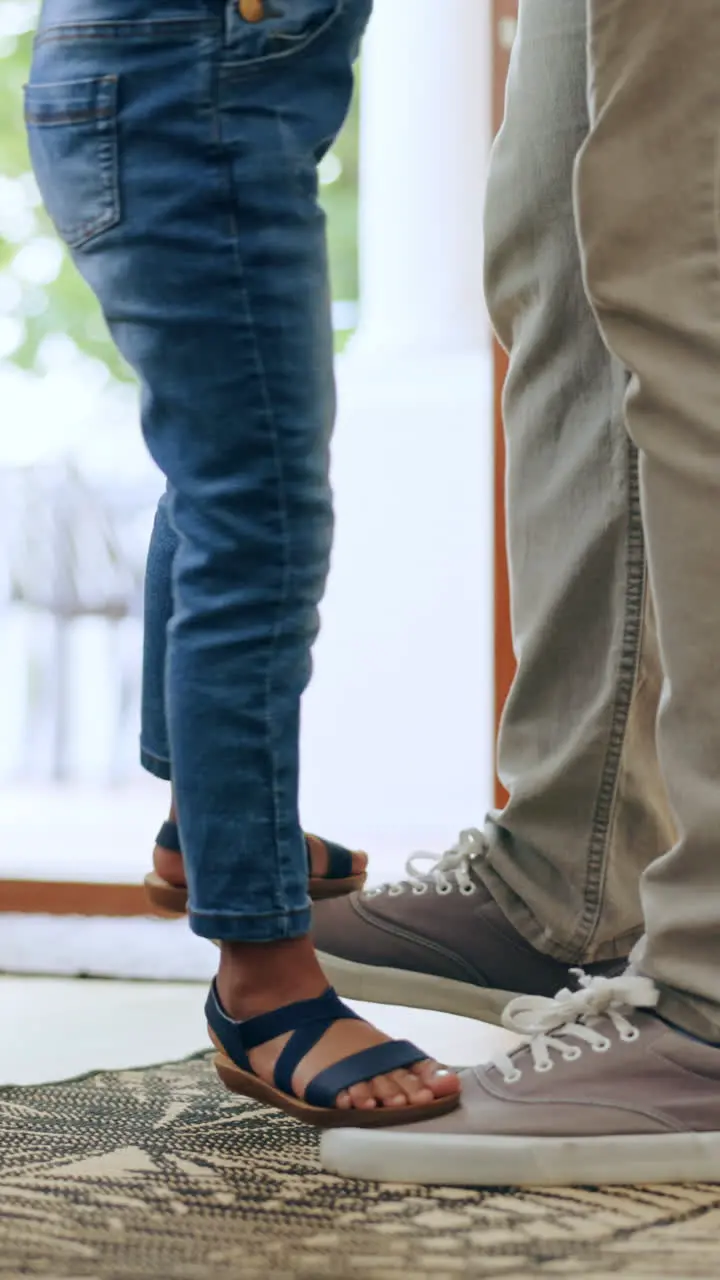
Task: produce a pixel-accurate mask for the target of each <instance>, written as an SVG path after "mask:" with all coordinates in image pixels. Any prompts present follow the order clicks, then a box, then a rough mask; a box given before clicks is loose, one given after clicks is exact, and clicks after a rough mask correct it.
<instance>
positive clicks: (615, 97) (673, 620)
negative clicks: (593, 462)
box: [577, 0, 720, 1042]
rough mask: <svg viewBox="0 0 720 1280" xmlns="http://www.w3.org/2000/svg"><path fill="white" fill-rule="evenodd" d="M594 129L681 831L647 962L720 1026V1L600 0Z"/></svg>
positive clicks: (643, 962) (613, 343) (584, 229)
mask: <svg viewBox="0 0 720 1280" xmlns="http://www.w3.org/2000/svg"><path fill="white" fill-rule="evenodd" d="M588 14H589V24H590V52H591V60H592V70H591V77H590V90H591V112H592V131H591V134H590V136H589V138H588V140H587V143H586V145H585V147H584V148H583V152H582V155H581V157H580V159H579V163H578V170H577V206H578V225H579V231H580V237H581V242H582V249H583V255H584V264H585V273H586V279H587V287H588V291H589V295H590V297H591V299H592V302H593V305H594V307H595V311H596V314H597V317H598V320H599V323H600V325H601V327H602V331H603V334H604V337H605V340H606V341H607V343H608V345H609V347H610V348H611V349H612V350H613V351H614V353H615V355H616V357H617V358H618V359H620V360H621V361H622V362H623V364H624V365H625V366H626V367H627V368H628V369H629V370H630V375H631V376H630V383H629V387H628V392H627V397H626V405H625V409H626V416H627V425H628V429H629V432H630V435H631V437H632V439H633V440H634V442H635V444H636V445H637V447H638V449H639V451H640V485H641V494H642V506H643V517H644V523H645V533H646V540H647V546H648V558H649V564H650V577H651V582H652V587H653V594H654V597H655V602H656V612H657V619H658V634H659V639H660V649H661V653H662V661H663V666H664V669H665V673H666V683H665V690H664V697H663V701H662V710H661V715H660V720H659V729H658V740H659V751H660V758H661V762H662V767H663V772H664V775H665V779H666V783H667V788H668V793H669V796H670V801H671V804H672V807H673V810H674V812H675V814H676V816H677V827H678V832H679V835H678V840H677V843H676V844H675V845H674V847H673V848H672V851H671V852H667V850H665V849H662V848H660V849H658V850H657V852H658V854H662V855H663V856H659V857H657V858H656V859H654V860H653V861H652V864H651V865H650V866H649V867H648V869H647V871H646V873H645V876H644V878H643V883H642V905H643V911H644V915H645V924H646V936H645V938H644V940H643V942H642V943H641V945H640V946H639V948H638V950H637V952H636V954H635V956H634V962H635V964H636V965H637V966H638V967H641V968H642V971H643V972H644V973H646V974H649V975H650V976H651V977H652V978H653V979H654V980H655V981H656V982H657V983H658V984H659V985H660V986H661V987H662V989H663V992H664V994H663V1001H662V1007H663V1008H664V1010H665V1011H666V1013H667V1015H668V1016H669V1017H670V1018H671V1019H674V1020H676V1021H677V1022H679V1023H680V1024H681V1025H682V1026H684V1027H686V1028H687V1029H688V1030H689V1031H693V1032H696V1033H697V1034H698V1035H700V1036H704V1037H707V1038H710V1039H713V1040H714V1041H716V1042H720V673H719V668H718V645H719V642H720V595H719V594H718V591H717V578H718V556H719V548H720V272H719V270H718V262H719V257H718V252H719V246H718V226H719V222H718V207H719V198H718V190H719V188H718V155H719V148H720V78H719V77H718V65H719V60H720V9H718V7H717V5H716V4H715V3H714V2H713V0H687V3H684V4H682V5H680V4H672V3H669V0H661V2H658V0H589V5H588Z"/></svg>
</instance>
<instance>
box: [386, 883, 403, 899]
mask: <svg viewBox="0 0 720 1280" xmlns="http://www.w3.org/2000/svg"><path fill="white" fill-rule="evenodd" d="M402 892H403V887H402V885H401V884H391V885H390V888H389V889H388V897H389V898H399V897H400V895H401V893H402Z"/></svg>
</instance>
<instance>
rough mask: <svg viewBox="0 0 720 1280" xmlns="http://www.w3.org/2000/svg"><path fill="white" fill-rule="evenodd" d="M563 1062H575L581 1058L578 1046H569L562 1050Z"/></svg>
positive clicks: (580, 1050)
mask: <svg viewBox="0 0 720 1280" xmlns="http://www.w3.org/2000/svg"><path fill="white" fill-rule="evenodd" d="M562 1056H563V1061H564V1062H577V1060H578V1058H582V1049H581V1048H580V1047H579V1046H578V1045H571V1046H570V1047H569V1048H567V1049H564V1050H563V1055H562Z"/></svg>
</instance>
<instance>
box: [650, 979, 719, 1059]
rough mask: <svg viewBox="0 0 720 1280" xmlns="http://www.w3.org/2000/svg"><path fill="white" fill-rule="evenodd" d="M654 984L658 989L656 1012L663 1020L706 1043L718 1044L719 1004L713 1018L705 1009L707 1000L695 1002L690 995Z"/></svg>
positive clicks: (706, 1008)
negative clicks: (658, 997)
mask: <svg viewBox="0 0 720 1280" xmlns="http://www.w3.org/2000/svg"><path fill="white" fill-rule="evenodd" d="M656 985H657V986H658V989H659V991H660V999H659V1000H658V1004H657V1012H658V1013H659V1015H660V1017H661V1018H663V1020H664V1021H666V1022H670V1023H672V1025H673V1026H675V1027H679V1029H680V1030H681V1031H687V1032H688V1034H689V1035H691V1036H697V1037H698V1039H700V1040H705V1041H706V1042H707V1043H708V1044H716V1045H720V1006H718V1007H717V1010H716V1013H715V1016H714V1018H713V1016H712V1015H711V1014H710V1013H709V1012H708V1011H707V1010H708V1003H707V1001H705V1000H702V1001H699V1002H697V1003H696V1001H695V1000H693V998H692V996H687V995H682V994H681V993H680V992H678V991H675V990H674V989H672V988H669V987H661V986H659V984H656ZM701 1006H702V1007H701Z"/></svg>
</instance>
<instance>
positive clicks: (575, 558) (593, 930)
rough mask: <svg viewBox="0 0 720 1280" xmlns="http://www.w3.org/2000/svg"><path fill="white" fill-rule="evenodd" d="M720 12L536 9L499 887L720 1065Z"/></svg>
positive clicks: (533, 0)
mask: <svg viewBox="0 0 720 1280" xmlns="http://www.w3.org/2000/svg"><path fill="white" fill-rule="evenodd" d="M719 206H720V4H719V3H718V0H520V18H519V30H518V37H517V41H516V45H515V49H514V53H513V59H512V66H511V72H510V80H509V85H508V100H507V113H506V118H505V123H504V125H503V128H502V130H501V133H500V135H499V137H498V139H497V140H496V144H495V147H494V151H493V156H492V163H491V174H490V180H489V189H488V199H487V217H486V246H487V250H486V252H487V264H486V278H487V295H488V301H489V306H490V311H491V315H492V319H493V323H494V325H495V328H496V330H497V333H498V335H499V337H500V339H501V341H502V342H503V344H504V345H505V347H506V348H507V349H508V351H509V353H510V371H509V376H508V381H507V386H506V392H505V422H506V432H507V456H508V479H507V483H508V511H509V530H508V537H509V559H510V574H511V592H512V614H513V634H514V641H515V645H516V650H517V657H518V673H517V678H516V680H515V683H514V686H513V689H512V692H511V695H510V698H509V701H508V705H507V708H506V712H505V717H504V722H503V725H502V730H501V735H500V748H499V757H500V771H501V776H502V779H503V781H504V782H505V784H506V786H507V788H508V790H509V792H510V797H511V798H510V801H509V803H508V805H507V807H506V809H505V810H504V811H503V812H502V813H500V814H496V815H494V817H493V818H492V820H491V821H490V824H489V849H488V855H487V860H486V861H485V862H484V863H483V864H482V865H481V867H480V872H481V874H482V876H483V878H484V879H485V881H486V883H487V885H488V886H489V888H490V889H491V891H492V892H493V894H494V896H495V897H496V899H497V901H498V902H499V903H500V905H501V906H502V908H503V909H504V911H505V912H506V914H507V915H508V917H509V918H510V919H511V920H512V922H513V923H514V924H515V926H516V928H518V929H519V930H520V932H521V933H522V934H523V935H524V936H525V937H526V938H527V939H528V940H529V941H530V942H531V943H532V944H533V945H534V946H535V947H537V948H538V949H540V950H541V951H544V952H547V953H548V954H550V955H553V956H555V957H557V958H558V959H561V960H565V961H570V962H580V963H582V962H583V961H589V960H600V959H604V958H608V957H612V956H615V955H624V954H626V953H627V952H628V951H629V950H630V948H631V947H634V950H633V953H632V962H633V965H634V967H635V968H637V969H639V970H641V971H642V972H644V973H645V974H647V975H649V976H650V977H652V978H653V979H654V980H655V981H656V983H657V985H658V986H659V988H660V991H661V1011H662V1012H663V1013H664V1014H665V1015H666V1016H667V1017H668V1018H669V1019H670V1020H672V1021H675V1022H676V1023H678V1024H679V1025H680V1026H682V1027H684V1028H686V1029H687V1030H688V1031H690V1032H693V1033H696V1034H698V1035H701V1036H704V1037H706V1038H708V1039H712V1040H714V1041H716V1042H720V249H719V245H718V228H719V225H720V212H719Z"/></svg>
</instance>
